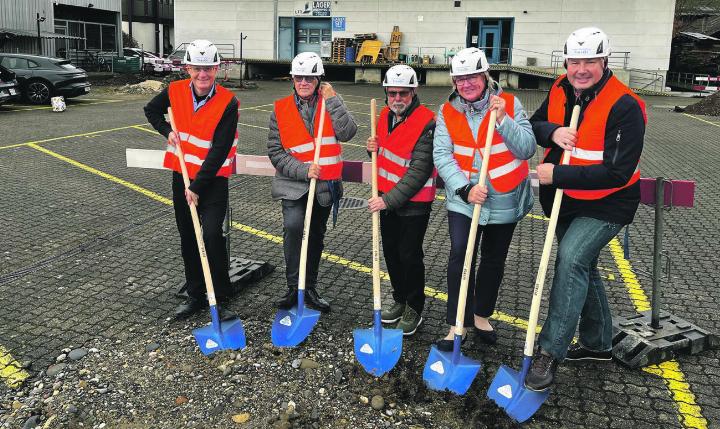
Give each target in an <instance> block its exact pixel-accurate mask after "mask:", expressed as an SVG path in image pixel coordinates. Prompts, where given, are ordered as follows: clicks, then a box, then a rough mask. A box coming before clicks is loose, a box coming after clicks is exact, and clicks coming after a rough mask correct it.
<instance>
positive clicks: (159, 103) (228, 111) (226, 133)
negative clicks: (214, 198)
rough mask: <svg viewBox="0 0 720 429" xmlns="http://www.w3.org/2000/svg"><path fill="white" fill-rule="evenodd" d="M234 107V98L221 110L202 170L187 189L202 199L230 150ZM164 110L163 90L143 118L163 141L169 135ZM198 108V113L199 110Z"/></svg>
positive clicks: (166, 97)
mask: <svg viewBox="0 0 720 429" xmlns="http://www.w3.org/2000/svg"><path fill="white" fill-rule="evenodd" d="M214 94H215V92H213V95H214ZM238 106H239V102H238V100H237V98H235V97H233V98H232V99H231V100H230V103H228V105H227V107H226V108H225V111H224V112H223V115H222V117H221V118H220V122H218V125H217V128H215V132H214V133H213V139H212V146H211V147H210V151H209V152H208V154H207V157H206V158H205V161H204V162H203V164H202V167H200V171H198V174H197V176H195V179H194V180H193V181H192V183H190V188H189V189H190V190H191V191H193V192H195V193H196V194H198V195H200V196H202V194H203V190H204V188H205V187H206V186H208V185H209V184H210V183H211V182H212V181H213V179H214V178H215V177H216V174H217V172H218V170H219V169H220V167H222V165H223V163H224V162H225V160H226V159H227V155H228V153H229V152H230V149H231V148H232V143H233V140H235V132H236V131H237V125H238ZM168 107H170V96H169V95H168V89H167V88H165V89H163V90H162V91H161V92H160V93H159V94H158V95H156V96H155V97H153V99H152V100H150V102H149V103H148V104H147V105H146V106H145V117H146V118H147V119H148V122H150V125H152V126H153V128H155V129H156V130H157V132H159V133H160V134H162V135H163V136H165V138H167V136H168V135H169V134H170V132H171V131H172V127H171V126H170V123H169V122H167V121H166V120H165V114H166V113H167V109H168ZM200 108H201V109H202V107H200Z"/></svg>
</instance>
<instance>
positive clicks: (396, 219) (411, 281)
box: [380, 210, 430, 314]
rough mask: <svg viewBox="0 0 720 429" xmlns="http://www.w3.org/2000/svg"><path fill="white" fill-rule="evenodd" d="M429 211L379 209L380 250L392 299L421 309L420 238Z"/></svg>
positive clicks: (423, 255) (421, 257) (423, 267)
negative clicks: (408, 213)
mask: <svg viewBox="0 0 720 429" xmlns="http://www.w3.org/2000/svg"><path fill="white" fill-rule="evenodd" d="M429 220H430V213H426V214H423V215H417V216H398V215H397V214H396V213H395V212H393V211H390V210H383V211H381V212H380V233H381V235H382V245H383V254H384V256H385V263H386V264H387V269H388V274H390V284H392V288H393V299H394V300H395V302H399V303H401V304H407V305H409V306H410V307H412V308H413V310H415V311H417V312H418V314H420V313H422V311H423V308H425V263H424V261H423V258H424V257H425V253H424V252H423V240H424V239H425V231H426V230H427V226H428V221H429Z"/></svg>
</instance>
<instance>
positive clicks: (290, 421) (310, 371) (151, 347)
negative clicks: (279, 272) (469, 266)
mask: <svg viewBox="0 0 720 429" xmlns="http://www.w3.org/2000/svg"><path fill="white" fill-rule="evenodd" d="M203 323H206V322H205V318H201V317H197V318H194V319H193V320H192V323H187V322H169V323H168V324H166V325H165V326H163V327H158V328H157V330H156V332H151V333H133V332H129V335H128V338H127V339H122V340H114V341H113V340H98V341H96V342H94V343H93V344H87V345H84V346H83V347H76V348H75V349H72V348H71V347H70V348H67V349H65V350H63V354H62V355H60V356H58V358H57V362H56V363H55V364H53V365H51V366H50V367H49V368H43V369H42V371H41V372H40V374H39V375H38V376H37V377H35V378H34V379H32V380H31V381H29V382H27V383H26V385H25V386H24V387H23V388H21V389H20V390H18V391H15V392H11V393H9V396H8V397H5V398H1V397H0V427H3V428H4V427H8V428H16V427H25V426H26V425H28V424H30V426H27V427H34V426H32V425H33V424H38V425H41V426H42V425H43V424H46V423H47V422H48V421H49V420H50V419H52V420H53V421H52V426H51V427H53V428H78V427H86V428H98V429H101V428H123V429H130V428H150V427H152V428H179V427H187V428H286V429H287V428H348V429H355V428H390V427H393V428H406V429H411V428H412V429H419V428H468V427H473V428H514V427H517V426H516V425H515V424H514V423H513V422H512V421H511V420H510V419H509V418H508V417H507V416H506V415H505V414H504V412H503V411H502V410H500V409H499V408H498V407H496V406H495V405H494V403H493V402H491V401H490V400H488V399H487V398H486V397H485V389H486V388H487V386H486V385H485V383H484V382H483V381H481V380H480V379H481V378H482V376H478V380H476V381H475V383H474V385H473V387H472V388H471V390H470V391H469V392H468V393H467V394H466V395H464V396H457V395H453V394H450V393H447V392H445V393H441V392H435V391H431V390H428V389H427V388H426V387H425V385H424V383H423V381H422V370H423V366H424V364H425V359H426V358H427V352H428V350H429V347H428V346H427V345H426V344H423V347H418V346H417V345H415V344H406V345H407V346H408V347H405V346H404V349H405V350H403V357H402V358H401V360H400V362H399V363H398V365H397V366H396V367H395V368H394V369H393V370H392V371H391V372H390V373H389V374H386V375H385V376H383V377H381V378H379V379H377V378H374V377H372V376H370V375H369V374H367V373H366V372H365V371H364V370H363V369H362V368H361V367H360V365H359V364H357V362H356V361H355V358H354V355H353V343H352V341H353V340H352V334H351V333H350V332H347V330H341V329H338V328H335V327H334V326H332V324H330V323H324V322H323V321H322V320H321V321H320V323H319V324H318V326H316V328H315V330H314V331H313V333H312V334H311V336H310V337H309V338H308V340H306V342H305V343H304V344H303V345H301V346H300V347H297V348H293V349H284V348H276V347H274V346H273V345H272V344H271V343H270V339H269V329H270V321H268V320H257V319H247V320H244V323H245V330H246V333H247V335H248V347H247V348H245V349H244V350H242V351H238V352H231V351H223V352H219V353H216V354H215V355H213V356H212V357H209V358H208V357H205V356H203V355H202V354H201V353H200V351H199V349H198V347H197V345H196V344H195V339H194V338H193V336H192V335H191V328H193V327H197V326H201V325H202V324H203ZM406 343H407V341H406ZM78 356H79V358H78ZM76 359H77V360H76ZM3 421H4V422H5V423H4V424H3V423H1V422H3ZM28 422H29V423H28ZM524 427H532V428H539V427H550V425H549V424H547V423H546V422H543V421H537V420H532V421H530V422H528V423H526V424H525V425H524Z"/></svg>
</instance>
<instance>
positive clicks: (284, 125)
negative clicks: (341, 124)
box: [275, 95, 343, 180]
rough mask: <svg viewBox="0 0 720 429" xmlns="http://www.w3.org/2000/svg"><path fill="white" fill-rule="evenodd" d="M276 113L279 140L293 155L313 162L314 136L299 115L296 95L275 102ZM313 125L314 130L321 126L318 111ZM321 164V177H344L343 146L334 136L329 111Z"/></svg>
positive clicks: (321, 148) (304, 160) (335, 178)
mask: <svg viewBox="0 0 720 429" xmlns="http://www.w3.org/2000/svg"><path fill="white" fill-rule="evenodd" d="M323 103H324V101H323ZM275 117H276V118H277V123H278V130H279V131H280V143H282V145H283V147H284V148H285V150H288V151H290V153H291V154H292V156H294V157H295V158H296V159H297V160H298V161H300V162H304V163H306V164H310V163H312V162H313V158H314V156H315V138H314V137H313V136H311V135H310V133H309V132H308V130H307V128H305V122H303V118H302V116H300V111H298V108H297V105H296V104H295V97H294V96H293V95H289V96H287V97H285V98H281V99H280V100H277V101H276V102H275ZM313 129H314V130H315V132H317V131H318V130H319V129H320V112H319V111H318V112H316V114H315V123H314V126H313ZM318 164H319V165H320V179H321V180H337V179H340V178H341V177H342V165H343V164H342V147H341V146H340V144H338V141H337V139H336V138H335V131H334V130H333V124H332V120H331V119H330V114H329V113H328V112H325V125H323V135H322V143H321V145H320V160H319V162H318Z"/></svg>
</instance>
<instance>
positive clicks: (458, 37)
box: [175, 0, 675, 72]
mask: <svg viewBox="0 0 720 429" xmlns="http://www.w3.org/2000/svg"><path fill="white" fill-rule="evenodd" d="M674 9H675V0H656V1H652V2H650V1H646V0H605V1H596V0H593V1H590V0H545V1H535V0H504V1H498V0H455V1H452V0H410V1H408V0H395V1H388V0H332V1H306V0H303V1H297V0H262V1H258V0H253V1H248V0H210V1H205V0H175V46H179V45H181V44H182V43H187V42H189V41H192V40H193V39H196V38H207V39H210V40H212V41H213V42H215V43H218V44H231V45H233V46H234V50H235V51H236V56H239V51H240V33H242V34H243V36H247V39H245V40H244V42H243V53H242V55H243V57H245V58H254V59H268V60H272V59H274V60H287V59H290V58H292V57H293V56H294V55H295V54H296V53H298V52H302V51H306V50H311V51H316V52H321V50H322V53H323V54H324V56H329V53H328V50H327V42H329V41H330V40H332V39H335V38H338V37H341V38H352V37H354V35H355V34H359V33H376V34H377V36H378V39H379V40H381V41H383V42H384V43H386V44H388V43H389V42H390V33H391V32H392V31H393V27H394V26H398V27H399V31H401V32H402V33H403V35H402V42H401V45H400V54H401V57H403V58H408V59H411V58H423V57H429V58H430V59H431V61H432V62H435V63H442V62H446V61H447V58H448V57H450V56H451V55H452V54H453V53H454V52H456V51H457V50H458V49H460V48H465V47H468V46H477V47H483V48H484V49H485V51H486V53H487V56H488V58H489V59H490V60H491V62H493V63H506V64H511V65H516V66H527V65H530V66H533V65H535V66H539V67H551V66H553V64H552V62H553V58H556V59H557V55H558V52H559V51H560V50H561V49H562V47H563V44H564V41H565V39H566V38H567V36H568V34H569V33H570V32H571V31H572V30H574V29H577V28H579V27H582V26H590V25H594V26H598V27H600V28H602V29H603V30H604V31H606V32H607V33H608V34H609V35H610V43H611V47H612V49H613V51H614V52H616V55H615V56H616V61H621V62H622V63H623V66H624V67H625V68H628V69H642V70H654V71H662V72H665V71H667V69H668V64H669V61H670V45H671V39H672V28H673V18H674ZM322 48H325V49H322ZM554 51H555V57H554V56H553V52H554ZM415 56H417V57H415ZM556 61H557V60H556Z"/></svg>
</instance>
